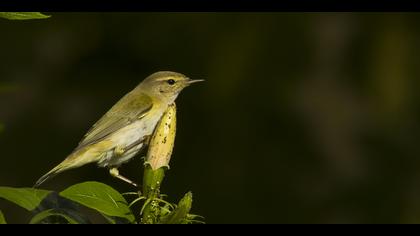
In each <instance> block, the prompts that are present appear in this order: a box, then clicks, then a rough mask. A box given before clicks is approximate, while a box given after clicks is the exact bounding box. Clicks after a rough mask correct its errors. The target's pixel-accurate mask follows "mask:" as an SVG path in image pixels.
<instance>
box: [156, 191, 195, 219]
mask: <svg viewBox="0 0 420 236" xmlns="http://www.w3.org/2000/svg"><path fill="white" fill-rule="evenodd" d="M191 205H192V193H191V192H188V193H186V194H185V196H184V197H183V198H182V199H181V200H180V201H179V203H178V206H177V208H175V210H174V211H172V212H171V213H170V214H169V215H167V216H165V217H163V218H162V220H161V221H160V223H161V224H181V223H185V222H186V221H185V219H186V217H187V215H188V213H189V212H190V210H191Z"/></svg>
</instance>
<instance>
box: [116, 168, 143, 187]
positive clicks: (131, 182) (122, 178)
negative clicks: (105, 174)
mask: <svg viewBox="0 0 420 236" xmlns="http://www.w3.org/2000/svg"><path fill="white" fill-rule="evenodd" d="M109 174H111V176H112V177H115V178H118V179H120V180H122V181H124V182H127V183H129V184H131V185H133V186H134V187H137V184H136V183H134V182H133V181H131V180H129V179H127V178H126V177H124V176H122V175H120V172H119V171H118V169H117V168H115V167H114V168H111V169H109Z"/></svg>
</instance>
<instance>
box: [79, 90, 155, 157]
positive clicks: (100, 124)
mask: <svg viewBox="0 0 420 236" xmlns="http://www.w3.org/2000/svg"><path fill="white" fill-rule="evenodd" d="M152 106H153V103H152V99H151V98H150V97H149V96H147V95H146V94H144V93H129V94H127V95H126V96H125V97H123V98H122V99H121V100H120V101H118V102H117V104H115V105H114V106H113V107H112V108H111V109H110V110H109V111H108V112H107V113H106V114H105V115H104V116H102V118H101V119H99V121H97V122H96V123H95V124H94V125H93V126H92V128H90V130H89V131H88V132H87V133H86V134H85V136H84V137H83V139H82V141H80V143H79V145H78V146H77V148H76V150H77V149H80V148H83V147H85V146H87V145H90V144H93V143H96V142H98V141H100V140H102V139H104V138H105V137H107V136H109V135H110V134H112V133H114V132H116V131H118V130H120V129H121V128H123V127H125V126H127V125H129V124H131V123H133V122H134V121H137V120H139V119H141V118H142V117H144V116H145V115H146V114H147V112H149V111H150V109H151V108H152Z"/></svg>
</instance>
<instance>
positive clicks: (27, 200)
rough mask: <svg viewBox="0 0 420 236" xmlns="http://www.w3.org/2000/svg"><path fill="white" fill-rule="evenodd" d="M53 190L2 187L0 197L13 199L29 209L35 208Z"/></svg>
mask: <svg viewBox="0 0 420 236" xmlns="http://www.w3.org/2000/svg"><path fill="white" fill-rule="evenodd" d="M49 193H51V191H48V190H42V189H34V188H12V187H0V198H4V199H6V200H8V201H11V202H13V203H15V204H17V205H19V206H21V207H23V208H25V209H26V210H28V211H32V210H34V209H35V208H36V207H37V206H38V205H39V203H41V201H42V199H44V198H45V197H46V196H47V195H48V194H49Z"/></svg>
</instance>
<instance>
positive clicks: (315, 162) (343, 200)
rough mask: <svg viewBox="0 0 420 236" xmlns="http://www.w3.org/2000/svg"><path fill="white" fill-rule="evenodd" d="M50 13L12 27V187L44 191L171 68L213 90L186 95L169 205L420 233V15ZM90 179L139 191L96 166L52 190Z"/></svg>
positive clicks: (5, 105) (17, 219) (2, 141)
mask: <svg viewBox="0 0 420 236" xmlns="http://www.w3.org/2000/svg"><path fill="white" fill-rule="evenodd" d="M48 14H50V15H52V17H51V18H49V19H45V20H33V21H8V20H5V19H0V32H1V35H0V42H1V43H0V52H1V54H0V60H1V63H0V123H1V126H0V129H1V132H0V148H1V154H0V158H1V159H0V160H1V165H0V185H1V186H13V187H30V186H32V185H33V184H34V182H35V181H36V180H37V179H38V178H39V177H40V176H41V175H43V174H44V173H46V172H47V171H48V170H50V169H51V168H52V167H54V166H55V165H56V164H58V163H59V162H60V161H62V160H63V159H64V158H65V157H66V155H68V154H69V153H70V152H71V151H72V150H73V149H74V148H75V147H76V146H77V143H78V142H79V140H80V139H81V138H82V136H83V135H84V134H85V133H86V131H87V130H88V129H89V128H90V126H91V125H92V124H93V123H95V121H97V120H98V119H99V118H100V117H101V116H102V115H103V114H104V113H105V112H106V111H107V110H108V109H109V108H111V106H112V105H113V104H114V103H116V102H117V101H118V100H119V99H120V98H121V97H122V96H123V95H124V94H126V93H127V92H129V91H130V90H131V89H133V88H134V87H135V86H136V85H137V84H138V83H139V82H141V81H142V80H143V79H144V78H145V77H146V76H148V75H149V74H151V73H153V72H156V71H159V70H172V71H177V72H181V73H184V74H186V75H187V76H189V77H191V78H193V79H205V80H206V82H205V83H201V84H195V85H194V86H191V87H189V88H187V89H186V90H184V91H183V92H182V94H181V95H180V96H179V97H178V99H177V106H178V126H177V127H178V130H177V137H176V142H175V149H174V153H173V156H172V160H171V169H170V171H169V172H168V173H167V176H166V178H165V180H164V183H163V186H162V191H163V192H164V193H167V194H169V200H170V201H172V202H175V201H178V200H179V199H180V198H181V197H182V195H183V194H184V193H185V192H187V191H189V190H191V191H192V192H193V193H194V203H193V209H192V211H193V213H196V214H200V215H203V216H205V218H206V220H205V221H206V222H207V223H419V222H420V159H419V158H418V157H419V154H420V147H419V145H418V141H419V140H420V139H419V133H420V126H419V120H420V119H419V118H420V106H419V105H420V96H419V95H418V94H419V93H418V90H419V85H420V81H419V79H418V77H419V76H420V63H419V59H418V55H419V54H420V47H419V42H420V41H419V40H420V27H419V23H420V14H396V13H392V14H391V13H388V14H383V13H369V14H368V13H48ZM141 163H142V162H141V160H140V158H135V159H134V160H132V161H131V162H129V163H127V164H126V165H124V166H123V168H121V172H122V173H123V174H124V175H125V176H128V177H130V178H131V179H134V180H136V181H137V182H141V179H142V176H141V175H142V171H141ZM87 180H96V181H101V182H104V183H107V184H109V185H111V186H113V187H114V188H116V189H117V190H119V191H120V192H126V191H132V188H131V187H130V186H129V185H127V184H126V183H123V182H120V181H119V180H116V179H113V178H112V177H110V176H109V174H108V171H107V170H106V169H102V168H97V167H96V166H95V165H94V164H91V165H87V166H83V167H81V168H78V169H74V170H69V171H67V172H64V173H62V174H60V175H58V176H57V177H55V178H53V179H51V180H50V181H48V182H47V183H45V185H43V186H42V187H43V188H47V189H52V190H56V191H60V190H63V189H65V188H66V187H68V186H70V185H72V184H75V183H78V182H83V181H87ZM0 209H2V210H3V212H4V214H5V216H6V219H7V220H8V222H12V223H25V222H28V220H29V219H30V216H29V214H28V213H27V212H26V211H25V210H22V209H20V208H18V207H16V206H14V205H13V204H11V203H9V202H6V201H4V200H0Z"/></svg>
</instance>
